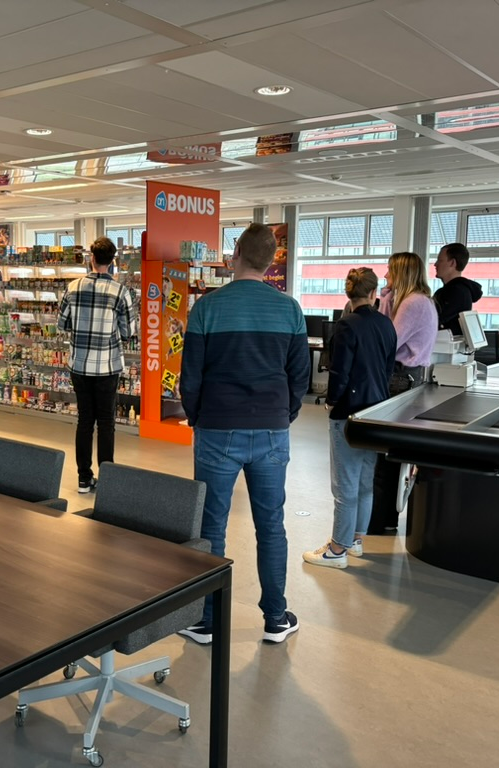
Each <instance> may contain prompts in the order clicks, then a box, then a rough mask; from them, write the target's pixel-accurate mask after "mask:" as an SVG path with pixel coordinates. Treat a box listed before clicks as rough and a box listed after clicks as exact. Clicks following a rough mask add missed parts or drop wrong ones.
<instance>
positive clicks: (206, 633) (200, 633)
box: [177, 621, 213, 645]
mask: <svg viewBox="0 0 499 768" xmlns="http://www.w3.org/2000/svg"><path fill="white" fill-rule="evenodd" d="M177 635H183V636H184V637H189V638H190V639H191V640H194V642H195V643H200V644H201V645H210V643H211V642H212V641H213V628H212V627H210V626H208V624H206V622H204V621H199V622H198V623H197V624H194V625H193V626H192V627H187V629H179V631H178V632H177Z"/></svg>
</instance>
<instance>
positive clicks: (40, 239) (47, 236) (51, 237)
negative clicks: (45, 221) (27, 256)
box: [35, 232, 55, 245]
mask: <svg viewBox="0 0 499 768" xmlns="http://www.w3.org/2000/svg"><path fill="white" fill-rule="evenodd" d="M35 244H36V245H55V232H36V233H35Z"/></svg>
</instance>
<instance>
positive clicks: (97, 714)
mask: <svg viewBox="0 0 499 768" xmlns="http://www.w3.org/2000/svg"><path fill="white" fill-rule="evenodd" d="M78 667H81V668H82V669H83V670H85V672H87V675H86V676H85V677H79V678H75V679H73V678H74V675H75V672H76V670H77V668H78ZM151 673H152V674H154V679H155V681H156V682H157V683H162V682H163V680H164V679H165V677H167V675H169V674H170V659H169V657H168V656H164V657H162V658H160V659H154V660H152V661H146V662H143V663H142V664H135V665H134V666H131V667H125V668H124V669H120V670H116V669H115V666H114V651H107V652H106V653H103V654H102V656H101V657H100V668H99V667H98V666H96V665H95V664H93V663H92V662H91V661H89V660H88V659H86V658H85V659H80V660H79V661H78V662H75V663H74V664H70V665H68V666H67V667H66V668H65V669H64V677H65V678H66V680H64V681H61V682H60V683H48V684H46V685H38V686H34V687H33V688H23V689H22V690H21V691H19V704H18V706H17V709H16V725H17V726H19V727H21V726H23V725H24V720H25V719H26V714H27V711H28V706H29V704H34V703H36V702H39V701H49V700H51V699H58V698H62V697H65V696H71V695H72V694H79V693H86V692H88V691H96V692H97V693H96V697H95V701H94V704H93V707H92V711H91V712H90V717H89V719H88V722H87V725H86V728H85V732H84V734H83V756H84V757H86V758H87V760H88V761H89V763H90V764H91V765H94V766H99V765H102V762H103V758H102V756H101V755H100V753H99V752H98V751H97V749H96V748H95V744H94V741H95V734H96V733H97V729H98V727H99V723H100V721H101V718H102V717H103V714H104V707H105V705H106V704H107V702H109V701H112V698H113V693H114V691H116V692H118V693H122V694H123V695H124V696H128V697H129V698H132V699H136V700H137V701H141V702H142V703H143V704H146V705H147V706H149V707H155V708H156V709H159V710H161V711H162V712H167V713H168V714H171V715H176V716H177V717H178V718H179V721H178V727H179V729H180V731H181V732H182V733H185V732H186V731H187V728H188V727H189V726H190V724H191V720H190V710H189V705H188V704H186V702H184V701H180V700H179V699H174V698H173V697H172V696H168V695H167V694H165V693H162V692H160V691H154V690H151V688H148V687H147V686H145V685H141V684H140V683H136V682H132V680H133V679H134V678H136V677H142V676H143V675H148V674H151Z"/></svg>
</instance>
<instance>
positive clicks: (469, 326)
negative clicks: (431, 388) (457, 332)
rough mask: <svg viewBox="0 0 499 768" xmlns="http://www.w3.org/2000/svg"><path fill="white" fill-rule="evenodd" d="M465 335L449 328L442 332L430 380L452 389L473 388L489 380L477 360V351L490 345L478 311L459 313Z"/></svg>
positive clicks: (437, 342)
mask: <svg viewBox="0 0 499 768" xmlns="http://www.w3.org/2000/svg"><path fill="white" fill-rule="evenodd" d="M459 324H460V326H461V330H462V336H453V335H452V333H451V331H450V330H449V329H447V328H446V329H444V330H442V331H439V332H438V334H437V340H436V342H435V346H434V348H433V355H432V372H431V378H432V381H434V382H435V383H436V384H440V385H441V386H449V387H465V388H466V387H470V386H471V385H472V384H473V382H474V381H475V380H476V379H477V378H487V369H486V366H484V365H483V364H482V363H477V362H476V361H475V359H474V355H475V352H476V351H477V350H478V349H481V348H482V347H486V346H487V344H488V341H487V338H486V336H485V332H484V330H483V328H482V324H481V322H480V317H479V315H478V312H475V311H473V310H470V311H469V312H460V314H459Z"/></svg>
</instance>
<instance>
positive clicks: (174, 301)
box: [166, 291, 182, 312]
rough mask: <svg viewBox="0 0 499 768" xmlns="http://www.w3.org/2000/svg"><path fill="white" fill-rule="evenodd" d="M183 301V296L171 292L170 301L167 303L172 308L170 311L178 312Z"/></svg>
mask: <svg viewBox="0 0 499 768" xmlns="http://www.w3.org/2000/svg"><path fill="white" fill-rule="evenodd" d="M181 301H182V294H181V293H177V291H171V292H170V295H169V297H168V301H167V302H166V306H167V307H170V309H174V310H175V312H178V310H179V307H180V303H181Z"/></svg>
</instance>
